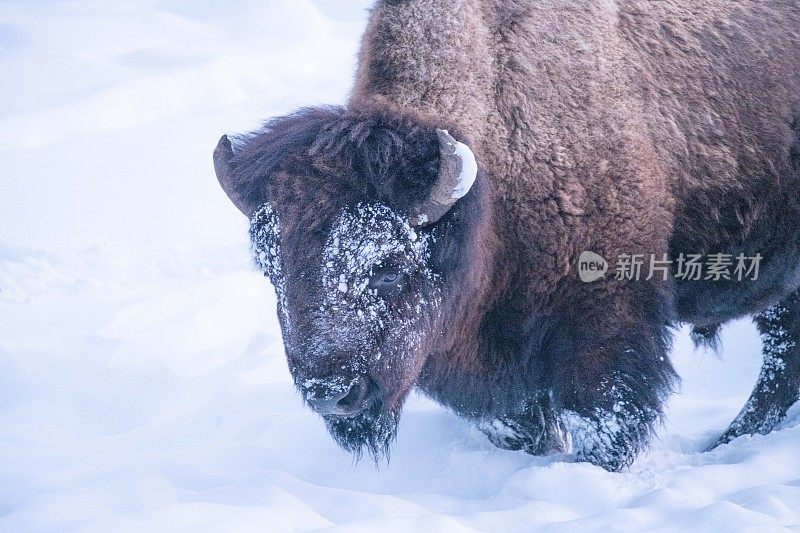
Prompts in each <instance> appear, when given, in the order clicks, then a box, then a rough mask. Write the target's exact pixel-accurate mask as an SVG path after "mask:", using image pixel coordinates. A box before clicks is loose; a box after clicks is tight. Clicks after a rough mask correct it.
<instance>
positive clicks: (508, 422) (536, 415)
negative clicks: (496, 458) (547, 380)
mask: <svg viewBox="0 0 800 533" xmlns="http://www.w3.org/2000/svg"><path fill="white" fill-rule="evenodd" d="M479 427H480V429H481V431H483V432H484V433H485V434H486V436H487V437H489V440H490V441H491V442H492V444H494V445H495V446H497V447H498V448H503V449H504V450H514V451H524V452H526V453H529V454H531V455H545V454H548V453H559V452H564V451H566V444H565V442H564V426H563V424H562V423H561V421H560V420H559V418H558V416H557V415H556V413H555V411H554V410H553V408H552V404H551V402H550V398H549V396H548V395H544V394H543V395H541V396H539V397H538V398H537V399H536V400H533V401H531V402H529V403H528V404H527V405H526V406H525V408H524V409H523V410H522V412H520V413H512V414H510V415H504V416H500V417H497V418H496V419H494V420H491V421H488V422H484V423H482V424H480V426H479Z"/></svg>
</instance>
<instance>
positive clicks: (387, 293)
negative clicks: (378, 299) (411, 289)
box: [369, 269, 406, 298]
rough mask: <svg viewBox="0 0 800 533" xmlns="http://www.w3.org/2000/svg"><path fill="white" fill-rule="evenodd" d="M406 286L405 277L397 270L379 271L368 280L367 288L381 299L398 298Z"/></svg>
mask: <svg viewBox="0 0 800 533" xmlns="http://www.w3.org/2000/svg"><path fill="white" fill-rule="evenodd" d="M405 285H406V275H405V274H403V273H402V272H399V271H397V270H394V269H391V270H381V271H379V272H376V273H375V275H374V276H372V278H371V279H370V280H369V286H370V288H371V289H374V290H376V291H377V292H378V295H380V296H382V297H383V298H395V297H397V296H399V295H400V294H401V293H402V292H403V290H404V289H405Z"/></svg>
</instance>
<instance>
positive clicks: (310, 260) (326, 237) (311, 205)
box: [214, 108, 480, 459]
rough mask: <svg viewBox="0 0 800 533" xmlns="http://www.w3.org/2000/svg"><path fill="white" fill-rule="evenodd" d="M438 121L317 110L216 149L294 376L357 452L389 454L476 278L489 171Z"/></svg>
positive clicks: (312, 403)
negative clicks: (474, 258) (463, 291)
mask: <svg viewBox="0 0 800 533" xmlns="http://www.w3.org/2000/svg"><path fill="white" fill-rule="evenodd" d="M437 126H441V125H436V124H432V123H430V122H428V121H427V120H425V119H423V118H420V117H417V116H411V115H408V114H401V113H392V112H389V111H384V110H377V109H375V108H372V109H368V110H361V111H353V110H344V109H341V108H316V109H308V110H303V111H300V112H298V113H295V114H293V115H290V116H287V117H282V118H278V119H273V120H272V121H270V122H268V123H267V124H266V125H265V127H264V128H263V129H262V130H260V131H258V132H256V133H253V134H249V135H246V136H241V137H238V138H235V139H234V142H233V143H232V142H231V140H229V139H228V138H227V137H223V138H222V139H221V140H220V143H219V145H218V147H217V150H216V152H215V154H214V163H215V167H216V171H217V176H218V178H219V181H220V183H221V185H222V187H223V188H224V190H225V191H226V192H227V194H228V196H229V197H230V198H231V200H232V201H233V202H234V204H235V205H236V206H237V207H238V208H239V209H240V210H241V211H242V212H243V213H244V214H245V215H247V216H248V217H250V219H251V231H250V234H251V239H252V249H253V253H254V256H255V262H256V264H257V265H258V267H259V268H261V269H262V270H263V271H264V273H265V274H266V275H267V276H268V277H269V279H270V280H271V281H272V284H273V285H274V286H275V289H276V292H277V295H278V317H279V320H280V324H281V329H282V332H283V339H284V344H285V348H286V355H287V358H288V362H289V368H290V370H291V373H292V376H293V378H294V381H295V383H296V385H297V387H298V388H299V390H300V392H301V393H302V394H303V397H304V398H305V400H306V401H307V402H308V404H309V405H310V406H311V407H312V408H313V409H314V410H316V411H317V412H318V413H320V414H321V415H322V416H323V418H324V420H325V422H326V424H327V427H328V429H329V431H330V433H331V434H332V435H333V437H334V438H335V439H336V441H337V442H338V443H339V444H340V445H341V446H343V447H344V448H345V449H347V450H349V451H352V452H354V453H355V454H357V455H360V454H361V453H362V452H363V451H364V450H367V451H368V452H369V453H370V454H371V455H372V456H373V457H375V458H376V459H377V458H378V457H379V456H380V455H381V454H383V453H386V452H388V447H389V445H390V443H391V441H392V440H393V438H394V435H395V430H396V427H397V421H398V417H399V414H400V409H401V406H402V404H403V402H404V400H405V398H406V397H407V396H408V393H409V392H410V390H411V389H412V388H413V387H414V385H415V382H416V381H417V379H418V377H419V375H420V372H421V371H422V369H423V367H424V365H425V363H426V360H427V359H428V356H429V355H430V354H431V353H432V352H435V351H436V350H437V343H438V342H439V340H440V339H441V337H442V335H443V331H444V330H445V329H446V328H447V324H445V323H444V322H443V320H442V317H443V307H444V304H445V303H446V300H447V298H448V295H449V294H451V293H453V292H454V291H458V290H459V286H460V285H461V284H462V282H463V279H464V277H465V276H466V272H467V271H468V266H469V262H470V253H469V246H468V244H467V241H468V240H469V239H470V221H471V220H473V219H475V218H476V217H477V216H478V215H479V214H480V204H479V201H478V195H477V188H478V187H474V185H475V182H476V176H477V165H476V162H475V157H474V155H473V153H472V151H471V150H470V149H469V148H468V147H467V146H466V145H465V144H462V143H460V142H458V141H456V139H455V138H454V137H453V136H451V134H450V133H448V131H446V130H445V129H444V128H443V127H437ZM451 130H452V128H451ZM454 134H456V133H455V131H454ZM456 135H457V134H456Z"/></svg>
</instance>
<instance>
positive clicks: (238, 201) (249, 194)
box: [214, 135, 263, 218]
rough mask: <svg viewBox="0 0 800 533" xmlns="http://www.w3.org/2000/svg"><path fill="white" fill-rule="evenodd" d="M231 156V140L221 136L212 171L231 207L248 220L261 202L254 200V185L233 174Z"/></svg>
mask: <svg viewBox="0 0 800 533" xmlns="http://www.w3.org/2000/svg"><path fill="white" fill-rule="evenodd" d="M233 155H234V154H233V146H232V145H231V140H230V139H228V136H227V135H223V136H222V138H221V139H220V140H219V144H217V148H216V149H215V150H214V170H216V172H217V180H219V184H220V185H222V190H224V191H225V193H226V194H227V195H228V198H230V199H231V201H232V202H233V205H235V206H236V207H238V208H239V211H241V212H242V213H244V214H245V216H246V217H248V218H250V217H251V216H252V215H253V213H255V211H256V210H257V209H258V208H259V206H260V204H261V203H263V202H259V201H258V200H256V199H255V198H254V192H255V190H254V183H252V182H251V181H250V180H248V179H246V178H245V177H243V176H241V175H239V174H238V173H237V172H235V169H234V166H233Z"/></svg>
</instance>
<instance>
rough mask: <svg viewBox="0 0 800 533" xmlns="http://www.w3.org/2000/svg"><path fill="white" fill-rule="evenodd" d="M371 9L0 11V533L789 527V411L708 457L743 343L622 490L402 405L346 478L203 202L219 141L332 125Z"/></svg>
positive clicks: (749, 362)
mask: <svg viewBox="0 0 800 533" xmlns="http://www.w3.org/2000/svg"><path fill="white" fill-rule="evenodd" d="M368 3H369V2H367V1H366V0H358V1H356V0H348V1H347V2H343V1H341V0H316V1H310V0H237V1H233V2H219V1H217V0H193V1H191V2H189V1H182V0H102V1H100V0H69V1H66V0H65V1H53V0H38V1H35V2H34V1H31V0H4V1H3V2H2V3H0V72H2V73H3V74H2V79H3V82H2V83H0V102H2V104H0V530H2V531H13V532H19V531H53V530H80V531H188V530H192V531H197V530H199V531H248V530H252V531H296V530H307V529H318V528H321V529H325V528H332V529H337V530H344V531H378V530H380V531H415V532H416V531H427V530H442V531H461V530H469V531H471V530H484V531H485V530H489V531H531V530H533V529H556V530H567V531H569V530H572V531H585V530H609V529H621V530H642V529H659V528H660V529H681V530H697V531H709V530H726V531H727V530H738V529H745V530H747V529H748V528H749V530H752V531H766V530H769V528H770V527H772V528H779V527H786V526H795V527H797V526H798V525H800V409H798V408H797V407H795V409H794V411H793V412H792V414H791V416H790V418H789V420H788V421H787V422H786V423H785V424H784V426H783V427H782V429H781V430H780V431H778V432H776V433H773V434H772V435H769V436H766V437H753V438H745V439H740V440H738V441H735V442H734V443H732V444H731V445H728V446H725V447H723V448H720V449H719V450H717V451H715V452H711V453H703V452H702V450H703V449H705V448H706V446H708V445H709V444H710V443H711V442H712V441H713V440H714V439H715V437H716V436H717V435H718V434H719V433H720V432H721V431H722V430H723V429H724V428H725V427H726V424H727V423H728V422H729V421H730V420H731V419H732V418H733V417H734V416H735V415H736V413H737V412H738V410H739V408H740V407H741V406H742V405H743V403H744V401H745V399H746V397H747V396H748V394H749V392H750V388H751V387H752V385H753V384H754V383H755V378H756V375H757V372H758V368H759V363H760V361H759V356H758V352H759V348H758V340H757V337H756V335H755V331H754V329H753V327H752V326H751V325H750V324H749V323H739V324H735V325H732V326H730V327H729V328H728V329H727V330H726V331H725V334H724V342H725V345H724V348H725V350H724V352H725V355H724V357H723V358H719V357H717V356H715V355H713V354H709V353H703V352H694V351H693V350H692V348H691V345H690V343H689V341H688V338H687V335H686V332H681V334H680V335H679V337H678V339H677V342H676V348H675V355H674V356H675V360H676V363H677V366H678V369H679V371H680V373H681V375H682V377H683V380H684V381H683V389H682V393H681V394H680V395H677V396H675V397H674V398H673V400H672V401H671V404H670V416H669V421H668V424H667V426H666V427H665V428H664V429H663V431H662V432H661V436H660V438H659V439H658V441H657V442H655V443H654V446H653V447H652V450H651V451H650V453H649V454H648V455H647V456H645V457H642V458H641V459H640V460H639V461H638V462H637V463H636V464H635V465H634V467H633V468H632V469H631V471H630V472H626V473H623V474H611V473H607V472H605V471H603V470H600V469H598V468H596V467H592V466H589V465H585V464H570V463H562V462H557V461H554V460H553V459H548V458H532V457H529V456H526V455H523V454H518V453H512V452H505V451H502V450H498V449H496V448H494V447H493V446H491V445H490V444H489V443H488V441H486V439H485V438H484V437H483V436H482V434H480V433H479V432H478V431H477V430H475V429H474V428H472V427H470V426H469V425H468V424H466V423H465V422H463V421H462V420H460V419H458V418H457V417H455V416H454V415H452V414H451V413H449V412H447V411H446V410H444V409H442V408H440V407H438V406H436V405H434V404H432V403H430V402H428V401H427V400H425V399H423V398H420V397H414V398H412V400H411V401H410V402H409V404H408V406H407V409H406V411H405V414H404V417H403V420H402V422H401V426H400V433H399V438H398V440H397V443H396V446H395V449H394V454H393V460H392V462H391V464H390V465H388V466H383V467H382V468H381V469H380V470H376V469H375V468H374V466H373V465H372V464H371V463H370V462H369V461H364V462H362V463H359V464H353V462H352V460H351V458H350V457H349V456H348V455H346V454H345V453H344V452H342V451H340V450H339V449H338V448H337V447H336V446H335V445H334V444H333V442H332V441H331V439H330V438H329V437H328V435H327V433H326V432H325V429H324V427H323V424H322V422H321V421H320V420H319V419H318V417H316V416H315V415H313V414H312V413H311V412H309V411H308V410H307V409H305V408H304V407H303V406H302V404H301V401H300V398H299V396H298V395H297V394H296V393H295V391H294V390H293V387H292V385H291V382H290V379H289V375H288V371H287V369H286V365H285V362H284V359H283V354H282V344H281V340H280V335H279V332H278V328H277V325H276V319H275V311H274V305H275V302H274V295H273V293H272V290H271V288H270V287H269V285H268V284H267V283H266V281H265V280H263V278H261V276H260V275H258V274H256V273H254V272H253V271H252V269H251V268H250V263H249V257H248V254H247V244H246V225H245V221H244V220H242V219H241V217H240V215H238V213H237V212H236V211H235V209H234V208H233V207H232V206H231V205H230V204H229V203H228V201H227V199H226V198H225V197H224V195H223V194H222V192H221V191H219V190H218V187H217V185H216V182H215V178H214V176H213V170H212V166H211V151H212V149H213V147H214V145H215V142H216V140H217V139H218V137H219V135H220V134H221V133H222V132H226V131H228V132H238V131H243V130H247V129H249V128H252V127H254V126H256V125H257V124H258V122H259V121H260V120H261V119H263V118H266V117H267V116H270V115H273V114H276V113H283V112H286V111H289V110H291V109H293V108H295V107H297V106H299V105H309V104H315V103H322V102H326V103H336V102H341V101H342V100H343V99H344V97H345V95H346V93H347V90H348V87H349V84H350V79H351V72H352V69H353V63H354V55H355V53H356V50H357V46H358V36H359V34H360V32H361V30H362V28H363V24H364V20H365V12H364V9H365V7H366V6H367V4H368Z"/></svg>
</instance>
